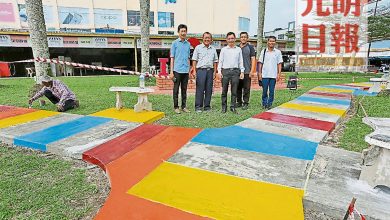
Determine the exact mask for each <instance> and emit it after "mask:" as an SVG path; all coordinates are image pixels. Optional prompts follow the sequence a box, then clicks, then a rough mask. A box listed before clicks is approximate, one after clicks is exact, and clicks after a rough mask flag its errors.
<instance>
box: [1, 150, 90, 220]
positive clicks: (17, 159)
mask: <svg viewBox="0 0 390 220" xmlns="http://www.w3.org/2000/svg"><path fill="white" fill-rule="evenodd" d="M86 180H87V175H86V172H85V170H81V169H77V168H75V167H74V166H73V165H72V163H70V162H67V161H63V160H59V159H48V158H45V157H43V156H42V155H40V154H38V153H36V152H32V151H28V150H21V149H11V148H7V147H3V146H1V144H0V219H51V220H53V219H81V218H83V217H84V216H86V215H88V214H89V213H90V212H91V210H92V209H93V206H94V204H93V203H92V202H91V201H90V199H91V198H94V197H96V196H95V194H96V193H97V191H98V189H97V187H96V186H95V185H93V184H91V183H88V182H87V181H86Z"/></svg>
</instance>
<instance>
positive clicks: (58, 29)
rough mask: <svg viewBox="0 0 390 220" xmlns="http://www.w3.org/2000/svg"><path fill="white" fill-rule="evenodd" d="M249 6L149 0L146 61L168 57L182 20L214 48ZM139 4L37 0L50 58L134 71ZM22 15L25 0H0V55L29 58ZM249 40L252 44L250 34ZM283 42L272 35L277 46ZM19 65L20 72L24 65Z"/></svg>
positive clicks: (222, 0) (231, 1)
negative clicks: (40, 0) (210, 40)
mask: <svg viewBox="0 0 390 220" xmlns="http://www.w3.org/2000/svg"><path fill="white" fill-rule="evenodd" d="M250 8H251V0H239V1H237V0H151V5H150V18H151V19H150V26H151V27H150V33H151V35H150V62H151V63H150V65H151V66H154V65H155V66H158V65H159V63H158V58H167V57H169V49H170V47H171V44H172V42H173V41H174V40H175V39H176V38H177V26H178V25H179V24H182V23H183V24H187V25H188V33H189V37H195V38H198V39H199V40H201V36H202V33H203V32H205V31H208V32H211V33H212V34H213V37H214V38H213V40H214V41H213V45H214V46H215V48H216V49H217V51H219V50H220V49H221V48H222V47H224V46H225V45H226V44H227V43H226V40H225V36H226V33H227V32H230V31H233V32H235V33H236V34H238V33H240V32H241V31H247V32H248V31H249V27H250V22H251V21H250V14H251V9H250ZM139 9H140V6H139V0H110V1H107V0H43V11H44V16H45V23H46V28H47V35H48V44H49V49H50V56H51V58H62V59H67V60H68V61H74V62H78V63H84V64H93V63H99V64H101V65H103V66H106V67H115V66H122V67H124V66H126V67H125V69H128V70H138V71H139V67H140V62H141V59H140V53H141V50H140V11H139ZM27 19H28V17H27V14H26V8H25V0H0V61H17V60H24V59H31V58H33V56H32V51H31V47H30V39H29V33H28V22H27ZM249 42H250V43H251V44H252V45H254V46H255V48H256V39H250V40H249ZM286 44H287V43H286V41H284V40H278V41H277V47H278V48H279V49H280V50H281V51H285V50H286ZM263 45H264V46H265V42H263ZM17 68H18V67H16V69H17ZM19 68H20V69H19V70H17V71H15V72H17V73H22V75H23V74H24V73H23V72H25V67H24V66H21V65H20V67H19Z"/></svg>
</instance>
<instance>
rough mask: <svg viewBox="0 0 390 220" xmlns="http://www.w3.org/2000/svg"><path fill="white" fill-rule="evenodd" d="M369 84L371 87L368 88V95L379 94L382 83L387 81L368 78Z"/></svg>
mask: <svg viewBox="0 0 390 220" xmlns="http://www.w3.org/2000/svg"><path fill="white" fill-rule="evenodd" d="M370 82H372V83H373V86H371V87H370V89H369V90H368V92H369V93H373V92H376V93H379V92H380V91H381V90H382V88H381V85H382V83H387V80H386V79H384V78H370Z"/></svg>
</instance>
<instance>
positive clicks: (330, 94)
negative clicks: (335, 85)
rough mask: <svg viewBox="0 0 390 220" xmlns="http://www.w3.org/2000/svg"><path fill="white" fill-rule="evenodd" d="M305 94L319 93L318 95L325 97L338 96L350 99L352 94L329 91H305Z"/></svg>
mask: <svg viewBox="0 0 390 220" xmlns="http://www.w3.org/2000/svg"><path fill="white" fill-rule="evenodd" d="M306 94H311V95H320V96H325V97H338V98H345V99H351V98H352V95H351V94H343V93H329V92H315V91H311V92H307V93H306Z"/></svg>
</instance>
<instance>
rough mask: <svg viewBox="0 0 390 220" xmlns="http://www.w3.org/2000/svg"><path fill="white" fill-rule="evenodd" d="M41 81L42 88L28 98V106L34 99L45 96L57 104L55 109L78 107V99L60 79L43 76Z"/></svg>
mask: <svg viewBox="0 0 390 220" xmlns="http://www.w3.org/2000/svg"><path fill="white" fill-rule="evenodd" d="M41 82H42V85H43V88H42V89H41V90H39V91H38V92H37V93H36V94H35V95H34V96H33V97H32V98H31V99H30V100H28V104H29V105H30V106H31V104H32V103H33V102H34V101H35V100H37V99H39V98H40V97H42V96H46V97H47V98H48V99H49V100H50V101H51V102H52V103H53V104H56V105H57V111H59V112H65V111H67V110H69V109H73V108H77V107H79V101H78V100H76V96H75V94H74V93H73V92H72V91H71V90H70V89H69V88H68V87H67V86H66V85H65V84H64V83H63V82H61V81H60V80H53V79H52V78H51V77H49V76H43V77H42V79H41Z"/></svg>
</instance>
